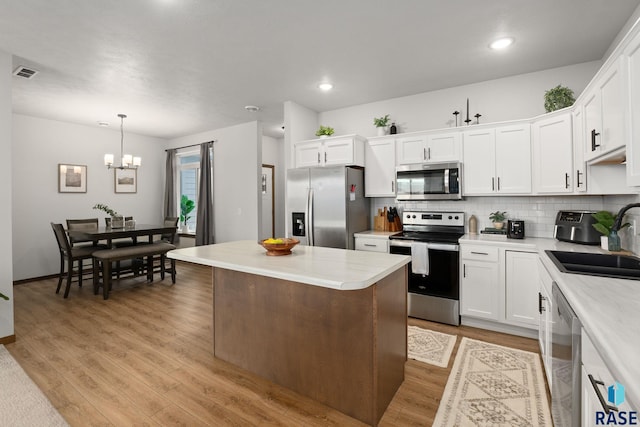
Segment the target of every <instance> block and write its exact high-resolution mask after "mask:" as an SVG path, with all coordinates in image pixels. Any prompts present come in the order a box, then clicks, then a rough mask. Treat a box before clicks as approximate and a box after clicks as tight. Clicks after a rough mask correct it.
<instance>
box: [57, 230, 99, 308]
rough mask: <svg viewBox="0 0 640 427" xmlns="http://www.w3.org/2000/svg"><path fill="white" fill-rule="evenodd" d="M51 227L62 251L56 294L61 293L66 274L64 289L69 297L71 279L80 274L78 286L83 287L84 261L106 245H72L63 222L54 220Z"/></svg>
mask: <svg viewBox="0 0 640 427" xmlns="http://www.w3.org/2000/svg"><path fill="white" fill-rule="evenodd" d="M51 228H52V229H53V234H54V235H55V237H56V242H57V243H58V250H59V251H60V273H59V274H58V287H57V288H56V294H57V293H60V287H61V286H62V279H63V278H64V277H65V276H66V278H67V284H66V287H65V290H64V297H65V298H67V297H68V296H69V289H70V288H71V281H72V277H73V276H74V275H77V276H78V286H80V287H82V277H83V276H84V269H83V261H84V260H90V259H92V257H93V253H94V252H95V251H98V250H102V249H104V246H94V245H79V246H75V247H74V246H72V245H71V242H70V240H69V238H68V236H67V233H66V231H65V229H64V227H63V225H62V224H55V223H53V222H52V223H51ZM74 263H77V268H78V271H77V273H75V271H74ZM65 266H66V268H65ZM65 270H66V273H65ZM89 271H90V272H92V270H91V269H89ZM87 274H89V273H87Z"/></svg>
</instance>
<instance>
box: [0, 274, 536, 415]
mask: <svg viewBox="0 0 640 427" xmlns="http://www.w3.org/2000/svg"><path fill="white" fill-rule="evenodd" d="M177 270H178V278H177V283H176V285H174V286H171V285H170V283H171V281H170V279H165V280H164V281H159V280H158V279H156V281H155V282H154V283H151V284H147V283H144V282H139V283H136V282H135V281H129V282H127V283H122V284H115V285H114V291H113V292H112V293H111V294H110V297H109V300H107V301H104V300H103V299H102V296H95V295H93V292H92V289H91V286H90V285H89V284H86V285H85V286H84V287H83V288H78V286H77V284H73V285H72V289H71V292H70V294H69V298H68V299H67V300H64V299H63V298H62V294H59V295H56V294H55V287H56V284H57V280H54V279H49V280H42V281H38V282H31V283H26V284H21V285H18V286H16V287H15V288H14V297H15V333H16V337H17V340H16V342H15V343H12V344H8V345H6V347H7V349H8V350H9V352H11V354H12V355H13V356H14V358H15V359H16V360H17V361H18V362H19V363H20V365H22V367H23V368H24V370H25V371H26V372H27V373H28V374H29V376H30V377H31V378H32V379H33V381H35V383H36V384H37V385H38V386H39V387H40V388H41V389H42V390H43V392H44V393H45V394H46V396H47V397H48V398H49V400H51V402H52V403H53V405H54V406H55V407H56V408H57V409H58V410H59V411H60V413H61V414H62V415H63V416H64V418H65V419H66V420H67V421H68V422H69V424H71V425H72V426H89V425H100V426H108V425H114V426H126V425H151V426H171V425H184V426H213V425H215V426H220V425H238V426H246V425H270V426H278V425H294V426H301V425H305V426H330V425H334V426H360V425H363V424H362V423H360V422H359V421H357V420H354V419H353V418H350V417H348V416H346V415H344V414H341V413H340V412H337V411H335V410H333V409H331V408H328V407H326V406H324V405H322V404H319V403H316V402H314V401H312V400H310V399H308V398H305V397H302V396H300V395H298V394H296V393H293V392H291V391H289V390H287V389H285V388H282V387H279V386H277V385H275V384H272V383H270V382H268V381H266V380H263V379H261V378H259V377H257V376H255V375H253V374H250V373H247V372H245V371H243V370H241V369H239V368H235V367H234V366H232V365H230V364H228V363H225V362H223V361H220V360H217V359H215V358H214V357H213V355H212V304H211V301H212V295H211V294H212V292H211V271H210V269H209V268H208V267H202V266H196V265H191V264H186V263H178V268H177ZM409 323H410V324H412V325H417V326H422V327H426V328H430V329H433V330H437V331H440V332H445V333H451V334H456V335H458V336H466V337H470V338H474V339H480V340H484V341H488V342H492V343H496V344H500V345H505V346H509V347H514V348H519V349H522V350H528V351H533V352H538V345H537V341H535V340H531V339H527V338H520V337H515V336H511V335H505V334H498V333H493V332H488V331H484V330H480V329H475V328H470V327H464V326H463V327H458V328H456V327H452V326H448V325H442V324H438V323H431V322H426V321H421V320H417V319H409ZM459 343H460V339H458V342H457V344H456V347H455V349H454V353H453V355H452V357H451V360H450V362H449V367H447V368H438V367H436V366H432V365H428V364H425V363H421V362H416V361H413V360H409V361H407V364H406V379H405V381H404V383H403V384H402V386H401V387H400V389H399V390H398V392H397V394H396V396H395V397H394V399H393V401H392V402H391V404H390V405H389V407H388V409H387V411H386V412H385V414H384V416H383V418H382V420H381V423H380V425H382V426H413V425H415V426H429V425H431V424H432V422H433V418H434V417H435V414H436V411H437V409H438V404H439V402H440V398H441V396H442V393H443V391H444V387H445V384H446V381H447V377H448V375H449V372H450V370H451V366H452V364H453V360H454V357H455V354H456V352H457V349H458V345H459Z"/></svg>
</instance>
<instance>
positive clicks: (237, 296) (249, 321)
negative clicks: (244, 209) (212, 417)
mask: <svg viewBox="0 0 640 427" xmlns="http://www.w3.org/2000/svg"><path fill="white" fill-rule="evenodd" d="M167 256H168V257H169V258H173V259H177V260H182V261H187V262H192V263H196V264H202V265H208V266H211V267H214V268H213V334H214V336H213V352H214V355H215V357H217V358H220V359H222V360H225V361H228V362H230V363H233V364H235V365H237V366H240V367H241V368H243V369H246V370H248V371H251V372H253V373H256V374H258V375H260V376H262V377H264V378H267V379H269V380H271V381H273V382H275V383H277V384H280V385H282V386H285V387H287V388H289V389H291V390H294V391H296V392H298V393H300V394H302V395H305V396H308V397H311V398H313V399H315V400H317V401H320V402H322V403H324V404H326V405H328V406H330V407H332V408H335V409H337V410H339V411H341V412H344V413H345V414H347V415H350V416H352V417H354V418H357V419H359V420H361V421H364V422H366V423H368V424H371V425H377V423H378V421H379V420H380V418H381V417H382V414H383V413H384V411H385V409H386V408H387V406H388V404H389V402H390V401H391V399H392V398H393V396H394V394H395V393H396V390H397V389H398V387H399V386H400V384H401V383H402V381H403V380H404V364H405V361H406V359H407V264H408V263H409V261H410V257H407V256H402V255H390V254H385V253H371V252H361V251H351V250H344V249H335V248H322V247H310V246H301V245H298V246H296V247H295V248H294V249H293V253H292V254H291V255H287V256H278V257H271V256H266V252H265V250H264V249H263V248H262V247H261V246H260V245H258V244H257V242H254V241H238V242H228V243H220V244H215V245H208V246H199V247H192V248H184V249H177V250H174V251H170V252H169V253H168V254H167Z"/></svg>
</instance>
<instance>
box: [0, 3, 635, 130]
mask: <svg viewBox="0 0 640 427" xmlns="http://www.w3.org/2000/svg"><path fill="white" fill-rule="evenodd" d="M639 4H640V0H615V1H612V0H535V1H532V0H485V1H478V0H449V1H442V0H439V1H437V0H393V1H392V0H322V1H319V0H126V1H125V0H100V1H88V0H20V1H16V0H0V50H3V51H5V52H8V53H11V54H13V55H14V65H15V66H16V67H17V66H18V65H27V66H30V67H34V68H35V69H37V70H39V71H40V73H39V74H38V75H36V76H35V78H33V79H31V80H26V79H23V78H20V77H14V78H13V83H14V85H13V108H14V112H16V113H19V114H27V115H32V116H36V117H44V118H51V119H55V120H62V121H66V122H73V123H80V124H86V125H90V126H94V125H97V122H98V121H107V122H109V123H111V126H112V127H116V128H117V127H118V126H119V119H118V118H117V116H116V115H117V114H118V113H124V114H127V115H128V118H127V119H126V120H125V131H127V132H135V133H140V134H144V135H151V136H157V137H163V138H172V137H177V136H183V135H188V134H193V133H197V132H201V131H206V130H212V129H218V128H221V127H226V126H231V125H234V124H238V123H244V122H247V121H251V120H262V121H263V122H264V123H265V133H266V134H269V135H272V136H278V135H282V134H281V133H279V128H280V126H281V125H282V121H283V102H285V101H294V102H296V103H299V104H301V105H304V106H306V107H309V108H311V109H313V110H316V111H328V110H333V109H336V108H341V107H346V106H350V105H357V104H362V103H367V102H373V101H378V100H383V99H389V98H394V97H399V96H405V95H411V94H416V93H421V92H426V91H431V90H436V89H442V88H446V87H453V86H459V85H463V84H469V83H474V82H479V81H485V80H490V79H495V78H500V77H504V76H509V75H515V74H521V73H527V72H532V71H538V70H543V69H549V68H554V67H559V66H564V65H570V64H576V63H581V62H587V61H593V60H599V59H602V57H603V55H604V54H605V53H606V51H607V48H608V47H609V46H610V44H611V43H612V42H613V41H614V39H615V37H616V35H617V34H618V32H619V31H620V29H621V28H622V27H623V26H624V24H625V23H626V22H627V20H628V19H629V17H630V16H631V15H632V13H633V12H634V10H635V9H636V7H638V5H639ZM498 36H511V37H515V39H516V43H515V44H514V45H513V47H512V48H510V49H509V50H508V51H506V52H505V51H503V52H496V51H491V50H489V49H488V48H487V45H488V44H489V43H490V42H491V41H492V40H493V39H494V38H496V37H498ZM325 79H326V80H330V81H331V82H333V83H334V85H335V88H334V90H333V91H331V92H329V93H322V92H320V91H319V90H318V89H317V87H316V86H317V84H318V83H319V82H321V81H323V80H325ZM248 104H253V105H257V106H259V107H260V108H261V110H260V111H259V112H257V113H250V112H247V111H245V110H244V106H245V105H248Z"/></svg>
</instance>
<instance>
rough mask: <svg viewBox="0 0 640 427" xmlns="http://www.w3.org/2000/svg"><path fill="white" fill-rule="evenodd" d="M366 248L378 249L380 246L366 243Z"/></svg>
mask: <svg viewBox="0 0 640 427" xmlns="http://www.w3.org/2000/svg"><path fill="white" fill-rule="evenodd" d="M364 245H365V246H367V247H369V248H377V247H378V245H374V244H373V243H365V244H364Z"/></svg>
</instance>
